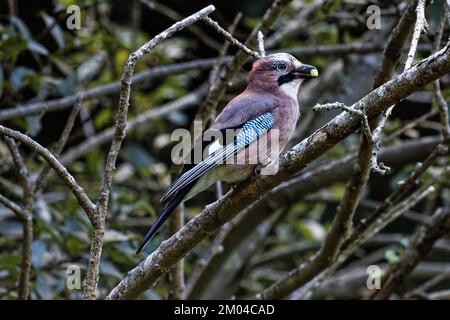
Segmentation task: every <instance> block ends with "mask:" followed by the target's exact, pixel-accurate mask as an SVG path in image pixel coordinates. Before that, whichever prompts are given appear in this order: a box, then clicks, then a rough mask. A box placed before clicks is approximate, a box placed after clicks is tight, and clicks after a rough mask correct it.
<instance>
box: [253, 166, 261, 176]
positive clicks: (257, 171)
mask: <svg viewBox="0 0 450 320" xmlns="http://www.w3.org/2000/svg"><path fill="white" fill-rule="evenodd" d="M261 168H262V166H261V165H259V166H256V167H255V168H254V169H253V176H254V177H257V176H260V175H261Z"/></svg>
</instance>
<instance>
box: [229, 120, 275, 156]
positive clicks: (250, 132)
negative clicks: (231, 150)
mask: <svg viewBox="0 0 450 320" xmlns="http://www.w3.org/2000/svg"><path fill="white" fill-rule="evenodd" d="M274 121H275V120H274V118H273V115H272V114H271V113H264V114H262V115H260V116H259V117H257V118H255V119H253V120H250V121H248V122H246V123H245V124H244V125H243V126H242V129H241V130H239V133H238V134H237V136H236V145H237V147H238V148H243V147H246V146H248V145H249V144H250V143H252V142H253V141H256V140H257V139H258V138H259V137H260V136H261V135H263V134H264V133H266V132H267V131H269V130H270V129H271V128H272V127H273V124H274Z"/></svg>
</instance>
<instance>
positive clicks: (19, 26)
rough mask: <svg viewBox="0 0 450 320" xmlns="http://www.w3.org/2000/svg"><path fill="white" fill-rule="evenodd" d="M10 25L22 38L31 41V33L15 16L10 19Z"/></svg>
mask: <svg viewBox="0 0 450 320" xmlns="http://www.w3.org/2000/svg"><path fill="white" fill-rule="evenodd" d="M11 23H12V24H13V25H14V26H15V27H16V28H17V29H18V30H19V32H20V34H21V35H22V37H24V38H25V39H26V40H32V39H33V37H32V36H31V32H30V30H29V29H28V27H27V25H26V24H25V23H24V22H23V21H22V19H20V18H19V17H17V16H12V17H11Z"/></svg>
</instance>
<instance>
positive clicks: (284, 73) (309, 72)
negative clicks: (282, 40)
mask: <svg viewBox="0 0 450 320" xmlns="http://www.w3.org/2000/svg"><path fill="white" fill-rule="evenodd" d="M318 76H319V72H318V71H317V68H316V67H313V66H310V65H307V64H303V63H301V62H300V61H298V60H297V59H296V58H295V57H293V56H292V55H290V54H288V53H274V54H270V55H267V56H265V57H264V58H261V59H258V60H256V61H255V62H254V63H253V67H252V70H251V71H250V74H249V86H250V87H251V88H253V89H262V90H281V91H283V92H284V93H286V94H287V95H289V96H291V97H295V98H296V97H297V93H298V89H299V87H300V84H301V83H302V81H303V80H305V79H311V78H315V77H318Z"/></svg>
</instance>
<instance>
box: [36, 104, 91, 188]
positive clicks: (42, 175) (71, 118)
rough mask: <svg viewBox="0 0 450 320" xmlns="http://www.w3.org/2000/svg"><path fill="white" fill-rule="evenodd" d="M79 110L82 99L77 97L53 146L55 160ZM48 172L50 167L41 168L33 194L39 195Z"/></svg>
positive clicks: (67, 138) (64, 143)
mask: <svg viewBox="0 0 450 320" xmlns="http://www.w3.org/2000/svg"><path fill="white" fill-rule="evenodd" d="M81 108H82V97H81V96H79V97H78V101H77V102H76V103H75V105H74V106H73V109H72V111H71V112H70V115H69V118H68V119H67V122H66V125H65V126H64V129H63V131H62V132H61V135H60V137H59V139H58V142H57V143H56V145H55V151H54V153H53V154H54V156H55V157H56V158H58V157H59V156H60V154H61V152H62V151H63V149H64V146H65V145H66V143H67V140H69V135H70V133H71V132H72V128H73V125H74V124H75V120H76V118H77V116H78V113H79V112H80V109H81ZM49 172H50V166H49V165H48V164H46V165H45V166H44V168H42V170H41V172H40V173H39V174H38V176H37V178H36V180H35V188H34V193H35V194H37V193H39V192H40V191H41V190H42V188H43V187H44V182H45V179H46V178H47V175H48V174H49Z"/></svg>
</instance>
